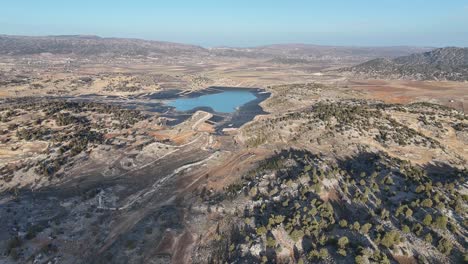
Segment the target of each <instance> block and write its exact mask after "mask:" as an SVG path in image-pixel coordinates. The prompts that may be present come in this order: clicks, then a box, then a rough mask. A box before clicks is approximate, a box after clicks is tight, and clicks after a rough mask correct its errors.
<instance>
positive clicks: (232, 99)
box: [167, 89, 257, 113]
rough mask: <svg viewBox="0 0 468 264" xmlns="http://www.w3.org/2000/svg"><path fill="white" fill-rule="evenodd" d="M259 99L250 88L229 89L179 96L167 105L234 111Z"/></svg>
mask: <svg viewBox="0 0 468 264" xmlns="http://www.w3.org/2000/svg"><path fill="white" fill-rule="evenodd" d="M255 99H257V97H256V96H255V95H254V94H253V93H252V92H251V91H249V90H241V89H238V90H227V91H223V92H221V93H215V94H205V95H201V96H198V97H192V98H187V97H184V98H178V99H175V100H172V101H169V102H168V103H167V105H169V106H172V107H175V108H176V110H177V111H190V110H193V109H195V108H197V107H210V108H212V109H213V111H215V112H218V113H233V112H235V111H236V109H238V108H239V107H240V106H242V105H244V104H246V103H248V102H250V101H253V100H255Z"/></svg>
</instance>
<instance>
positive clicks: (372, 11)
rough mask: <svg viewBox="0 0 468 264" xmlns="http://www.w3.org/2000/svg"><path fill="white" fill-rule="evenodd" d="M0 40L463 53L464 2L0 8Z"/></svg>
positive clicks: (304, 0) (110, 2)
mask: <svg viewBox="0 0 468 264" xmlns="http://www.w3.org/2000/svg"><path fill="white" fill-rule="evenodd" d="M0 1H1V3H0V34H8V35H76V34H83V35H99V36H102V37H131V38H142V39H151V40H163V41H173V42H182V43H190V44H196V45H201V46H205V47H213V46H231V47H233V46H239V47H248V46H258V45H267V44H281V43H308V44H318V45H341V46H405V45H407V46H431V47H442V46H462V47H467V46H468V0H269V1H267V0H165V1H160V0H127V1H122V0H79V1H78V0H0Z"/></svg>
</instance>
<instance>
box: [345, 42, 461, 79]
mask: <svg viewBox="0 0 468 264" xmlns="http://www.w3.org/2000/svg"><path fill="white" fill-rule="evenodd" d="M343 71H350V72H353V73H355V74H363V75H366V76H367V77H372V78H383V79H388V78H392V79H395V78H397V79H415V80H450V81H468V48H453V47H450V48H440V49H435V50H432V51H429V52H424V53H417V54H412V55H409V56H403V57H398V58H395V59H383V58H380V59H374V60H371V61H368V62H365V63H362V64H359V65H357V66H354V67H351V68H346V69H343Z"/></svg>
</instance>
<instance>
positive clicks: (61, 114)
mask: <svg viewBox="0 0 468 264" xmlns="http://www.w3.org/2000/svg"><path fill="white" fill-rule="evenodd" d="M54 38H55V39H54ZM51 43H53V44H51ZM0 50H1V52H0V142H1V144H0V220H1V221H2V223H3V225H1V226H0V251H1V252H2V254H1V255H0V263H225V262H228V263H257V262H269V263H304V262H306V263H315V262H321V263H354V262H357V261H358V260H360V258H362V259H364V258H366V261H367V262H366V261H364V262H361V263H377V262H381V263H416V262H415V261H419V262H418V263H447V262H449V263H457V262H458V261H463V259H465V260H466V256H467V255H466V254H467V252H466V244H467V242H466V241H467V236H466V234H467V230H466V209H467V204H466V197H467V194H468V192H467V190H466V187H467V183H466V179H467V178H466V177H467V160H468V147H467V145H468V134H467V133H468V130H467V129H468V119H467V118H466V117H465V112H466V111H467V110H468V105H467V99H468V83H467V82H455V81H423V80H398V79H362V76H361V75H359V76H357V75H356V76H353V75H352V74H350V73H342V72H341V71H336V69H338V68H346V67H351V66H353V65H356V64H360V63H363V62H365V61H368V60H371V59H375V58H380V57H385V58H395V57H399V56H404V55H409V54H411V53H418V52H424V51H427V50H428V49H427V48H412V47H389V48H347V47H323V46H314V45H298V44H294V45H273V46H265V47H256V48H250V49H248V48H211V49H205V48H201V47H197V46H190V45H183V44H174V43H166V42H153V41H143V40H133V39H132V40H127V39H105V38H98V37H93V36H61V37H34V38H29V37H13V36H0ZM208 87H240V88H259V89H262V91H263V92H268V93H270V94H271V95H270V96H269V97H268V98H267V99H265V100H262V101H261V102H260V103H259V105H260V107H261V109H262V110H263V111H265V112H263V113H259V114H258V115H257V116H255V118H253V119H252V120H247V122H246V123H244V124H243V125H242V126H240V127H229V126H226V124H227V123H226V122H228V123H229V121H225V120H229V118H233V116H234V117H235V115H232V114H219V113H215V112H213V111H208V110H206V111H205V110H197V111H192V112H188V113H180V112H177V111H174V110H173V109H168V108H167V107H165V105H164V104H165V102H166V101H167V99H168V98H174V96H175V97H180V96H190V95H196V94H197V93H198V92H200V93H204V92H206V91H207V90H206V89H207V88H208ZM152 96H154V97H152ZM238 111H242V110H238ZM218 117H221V118H222V119H223V120H221V121H219V120H217V118H218ZM179 119H180V120H179ZM177 120H179V121H177ZM175 121H177V122H175ZM172 122H174V123H172ZM368 162H370V163H368ZM362 164H364V165H362ZM362 167H364V169H363V168H362ZM312 171H314V172H313V173H312ZM317 171H318V172H317ZM419 172H420V174H418V173H419ZM414 174H416V175H418V176H417V177H420V178H417V177H416V176H414ZM452 174H453V175H457V176H453V178H451V177H452V176H451V175H452ZM439 175H445V176H446V178H440V177H439ZM449 176H450V177H449ZM309 177H310V179H309ZM416 178H417V179H416ZM389 179H391V180H389ZM376 181H377V182H378V184H377V183H376ZM391 181H392V182H391ZM312 182H313V184H312ZM390 182H391V183H390ZM429 183H430V187H429ZM420 185H421V186H423V187H424V188H426V189H424V188H423V189H424V190H426V191H422V192H421V191H419V189H418V191H417V192H416V191H414V189H416V188H420V187H419V186H420ZM452 185H453V186H455V187H453V186H452ZM364 196H365V198H364ZM428 197H429V198H428ZM434 197H437V198H434ZM425 199H426V200H427V199H429V200H431V199H432V200H431V204H433V203H434V206H432V207H425V206H420V203H422V201H423V200H425ZM416 200H417V202H416ZM330 206H331V208H332V209H330V208H329V207H330ZM400 207H401V208H403V207H404V209H401V208H400ZM282 208H283V209H282ZM409 208H411V212H412V215H410V214H409V213H406V216H407V218H406V219H403V218H401V217H400V218H398V217H399V216H398V214H397V213H396V211H401V210H405V212H408V210H410V209H409ZM418 208H419V209H418ZM285 210H286V211H285ZM308 210H310V211H311V212H312V211H314V212H315V213H310V215H307V217H304V215H306V214H308V213H306V212H309V211H308ZM317 210H318V211H317ZM329 210H331V211H332V213H330V215H332V216H331V217H330V216H329V214H328V213H329ZM385 210H387V212H388V211H390V212H391V216H390V217H389V216H385ZM382 212H383V213H382ZM413 212H414V213H413ZM302 213H303V215H301V214H302ZM400 214H401V215H403V213H400ZM426 214H430V215H431V217H432V218H431V219H434V221H433V222H434V224H433V225H430V224H428V225H424V227H422V226H421V228H422V231H415V230H416V229H417V228H416V227H418V228H419V226H417V224H419V223H422V219H423V218H424V216H425V215H426ZM445 215H446V216H448V217H449V219H448V220H446V221H448V227H449V229H445V226H444V228H442V227H441V226H443V224H440V225H439V224H436V223H439V222H440V221H443V219H442V220H436V219H441V218H440V217H441V216H445ZM319 216H320V217H319ZM278 218H280V220H281V221H280V220H278V222H275V221H277V220H274V219H278ZM270 219H271V220H270ZM307 219H309V220H310V219H313V220H314V221H315V223H316V224H317V226H319V227H318V229H313V227H310V226H313V223H310V222H313V221H312V220H310V221H309V220H307ZM344 219H347V222H348V223H349V225H346V226H345V225H342V224H341V223H342V222H341V223H340V224H338V223H339V222H340V221H342V220H344ZM369 219H371V220H369ZM444 219H445V218H444ZM269 221H270V222H269ZM308 221H309V222H308ZM438 221H439V222H438ZM353 222H356V223H357V225H360V227H363V226H364V225H365V223H371V227H369V230H370V231H369V230H367V231H365V232H364V231H362V229H360V228H359V227H352V224H353ZM407 225H408V226H410V227H411V230H412V231H411V232H409V233H408V232H407V231H403V226H407ZM413 225H414V226H415V228H414V229H413ZM445 225H447V223H446V224H445ZM348 227H349V228H348ZM346 228H348V229H346ZM353 228H354V229H353ZM264 229H265V231H263V230H264ZM353 230H354V231H353ZM360 230H361V232H358V231H360ZM413 231H414V233H413ZM395 234H398V237H399V239H396V238H395V239H393V238H394V237H395V236H396V235H395ZM427 234H430V235H431V241H429V238H427ZM343 237H346V238H347V239H348V238H349V240H350V241H351V243H349V242H348V243H349V244H350V246H347V247H345V246H346V245H347V244H348V243H345V242H344V240H341V238H343ZM400 237H401V239H400ZM392 239H393V240H394V241H393V240H392ZM432 239H433V240H432ZM319 240H320V241H319ZM322 240H324V241H325V240H326V241H325V242H323V241H322ZM390 240H391V242H392V243H391V245H389V243H390V242H388V241H390ZM321 241H322V242H321ZM339 241H341V242H342V243H339ZM428 241H429V242H428ZM447 241H449V242H450V250H448V249H447V248H448V247H449V246H448V242H447ZM364 249H365V250H364ZM366 250H367V251H366ZM346 256H348V257H346ZM386 261H388V262H386Z"/></svg>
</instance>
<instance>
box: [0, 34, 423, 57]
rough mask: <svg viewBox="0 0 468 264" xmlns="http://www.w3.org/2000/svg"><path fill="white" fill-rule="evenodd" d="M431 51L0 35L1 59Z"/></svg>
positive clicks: (371, 54) (360, 54) (383, 54)
mask: <svg viewBox="0 0 468 264" xmlns="http://www.w3.org/2000/svg"><path fill="white" fill-rule="evenodd" d="M428 50H431V48H424V47H346V46H320V45H310V44H277V45H267V46H259V47H251V48H233V47H216V48H203V47H200V46H195V45H186V44H179V43H171V42H162V41H150V40H141V39H126V38H102V37H98V36H87V35H69V36H38V37H30V36H10V35H0V55H8V56H28V55H36V54H43V53H50V54H58V55H76V56H106V57H107V56H115V57H118V56H160V57H164V56H180V55H193V56H201V57H205V56H208V55H209V56H217V57H234V58H254V59H262V60H268V61H270V62H272V63H277V64H308V63H311V62H317V61H331V62H338V63H339V62H348V63H360V62H364V61H366V60H370V59H375V58H378V57H384V58H395V57H398V56H404V55H409V54H412V53H415V52H423V51H428Z"/></svg>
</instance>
